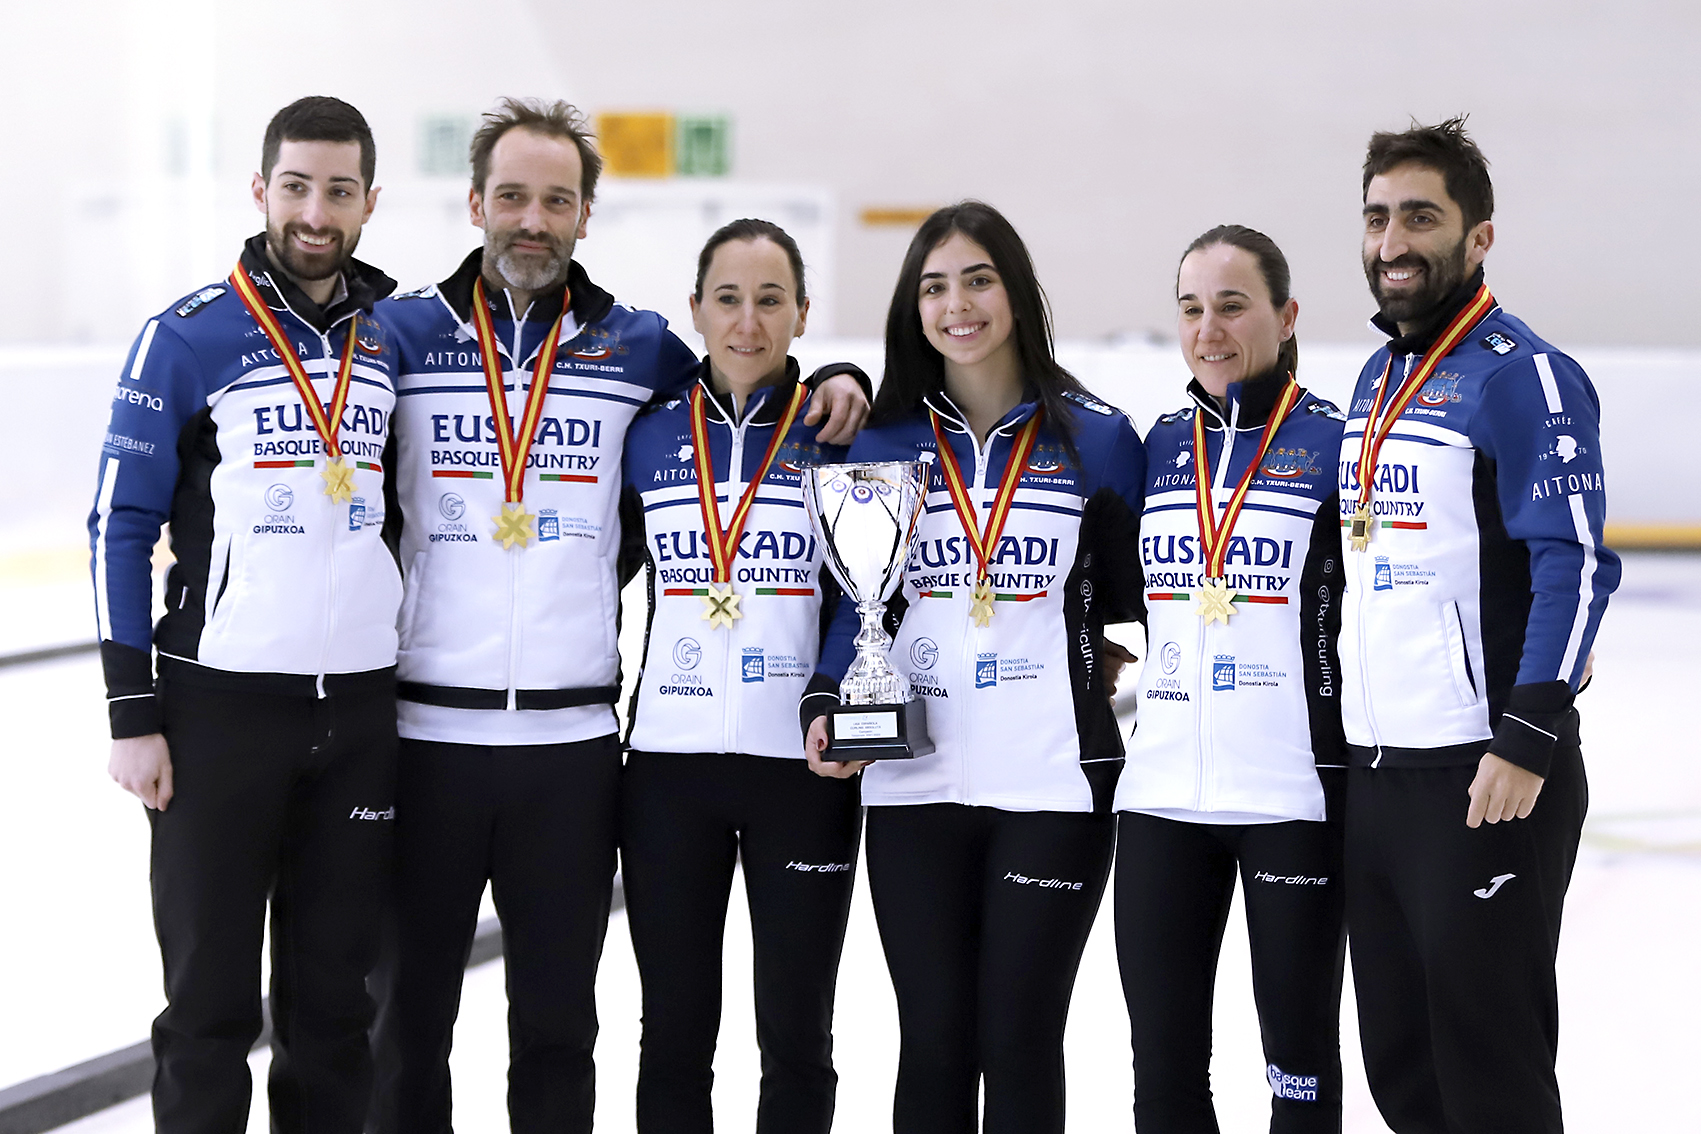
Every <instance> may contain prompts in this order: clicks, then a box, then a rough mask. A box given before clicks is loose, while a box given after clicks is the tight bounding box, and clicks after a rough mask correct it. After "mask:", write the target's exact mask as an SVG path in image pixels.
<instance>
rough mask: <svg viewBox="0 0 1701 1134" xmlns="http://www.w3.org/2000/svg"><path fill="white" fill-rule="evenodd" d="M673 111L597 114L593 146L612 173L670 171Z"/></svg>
mask: <svg viewBox="0 0 1701 1134" xmlns="http://www.w3.org/2000/svg"><path fill="white" fill-rule="evenodd" d="M673 138H674V128H673V115H671V114H658V113H653V112H652V113H637V114H634V113H624V112H613V113H603V114H599V115H597V149H599V150H601V151H602V156H603V161H604V162H605V163H606V168H607V169H608V172H610V173H612V174H614V175H615V176H616V177H668V176H671V175H672V173H673Z"/></svg>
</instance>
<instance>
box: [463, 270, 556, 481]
mask: <svg viewBox="0 0 1701 1134" xmlns="http://www.w3.org/2000/svg"><path fill="white" fill-rule="evenodd" d="M569 301H570V300H569V295H568V293H567V292H566V291H563V292H562V293H561V314H559V315H557V316H556V317H555V325H554V326H552V327H550V328H549V334H547V335H545V336H544V338H543V344H542V345H541V346H539V347H538V351H537V361H536V362H535V363H533V365H532V387H531V389H530V390H529V391H527V393H526V408H525V411H524V412H523V413H522V414H521V415H520V423H519V426H518V427H517V428H516V427H515V426H514V425H513V423H512V420H511V419H510V418H509V416H508V395H507V392H506V391H505V390H504V388H503V373H502V355H501V353H500V350H499V349H498V347H497V344H496V328H495V326H493V325H492V324H491V321H490V308H489V307H488V306H487V305H486V304H485V300H484V280H483V278H482V277H481V278H480V279H478V280H475V281H474V282H473V298H472V315H473V329H474V330H475V331H476V332H477V333H478V353H479V357H480V358H481V359H482V360H483V362H484V388H485V392H486V393H488V394H489V395H490V412H491V419H492V424H494V425H495V427H496V451H497V455H498V456H499V457H500V458H501V461H502V486H503V497H502V499H503V500H504V502H506V503H508V504H518V503H520V502H521V501H522V500H524V499H525V495H526V485H525V477H526V457H527V456H528V455H529V454H530V453H531V451H532V442H533V441H536V440H537V429H538V423H539V422H540V421H542V420H543V401H544V399H545V398H546V397H548V396H549V376H550V374H551V373H552V372H553V371H554V369H555V351H556V348H557V347H559V346H560V345H561V324H562V321H563V320H565V319H566V318H567V309H568V303H569Z"/></svg>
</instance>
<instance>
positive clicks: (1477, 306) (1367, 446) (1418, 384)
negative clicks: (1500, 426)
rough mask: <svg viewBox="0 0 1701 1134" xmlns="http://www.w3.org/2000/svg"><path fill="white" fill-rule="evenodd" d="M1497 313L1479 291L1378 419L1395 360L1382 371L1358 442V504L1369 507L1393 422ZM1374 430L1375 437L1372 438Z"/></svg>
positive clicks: (1491, 300)
mask: <svg viewBox="0 0 1701 1134" xmlns="http://www.w3.org/2000/svg"><path fill="white" fill-rule="evenodd" d="M1492 310H1494V296H1492V295H1490V294H1489V293H1488V285H1487V284H1483V285H1482V286H1481V287H1479V288H1478V289H1477V294H1476V296H1475V297H1474V298H1473V299H1472V300H1471V301H1470V302H1469V303H1467V304H1465V307H1464V310H1462V311H1460V312H1459V313H1458V314H1457V315H1455V316H1453V321H1452V322H1451V323H1449V324H1447V327H1446V329H1445V330H1443V331H1442V332H1441V335H1440V337H1438V338H1437V339H1436V340H1435V342H1434V343H1433V344H1432V345H1431V346H1430V348H1429V349H1428V350H1427V351H1425V352H1424V355H1423V359H1422V361H1420V362H1419V363H1418V366H1417V369H1416V370H1414V371H1412V373H1411V376H1410V377H1408V378H1407V379H1406V384H1405V385H1404V386H1402V387H1401V388H1400V393H1399V395H1398V396H1397V397H1395V398H1394V400H1393V401H1392V402H1390V403H1389V404H1388V412H1387V413H1386V414H1383V415H1382V416H1381V418H1380V419H1378V417H1377V414H1378V413H1379V412H1380V411H1381V409H1382V399H1383V397H1384V396H1385V395H1386V394H1387V393H1388V379H1389V377H1390V376H1391V375H1392V373H1393V369H1394V358H1393V355H1389V357H1388V365H1386V366H1384V367H1383V368H1382V384H1381V385H1380V386H1379V387H1378V388H1377V390H1376V400H1375V401H1374V402H1372V403H1371V405H1370V417H1369V418H1368V419H1366V421H1365V423H1364V434H1363V436H1362V437H1361V438H1360V439H1359V450H1358V505H1359V507H1360V508H1361V509H1362V508H1365V507H1368V506H1369V504H1370V486H1371V482H1372V481H1374V480H1375V479H1376V462H1377V459H1378V458H1379V457H1380V456H1381V453H1382V442H1384V441H1386V440H1387V439H1388V434H1389V433H1391V432H1392V431H1393V429H1394V423H1395V422H1397V421H1399V420H1400V415H1401V414H1403V413H1405V412H1406V406H1408V405H1410V404H1411V400H1412V399H1413V398H1414V397H1416V396H1417V392H1418V391H1419V390H1421V389H1423V384H1424V383H1425V382H1427V381H1429V376H1430V375H1431V374H1433V373H1434V372H1435V368H1436V367H1437V366H1439V365H1440V364H1441V360H1442V359H1443V358H1445V357H1447V354H1448V352H1450V351H1451V350H1452V349H1453V348H1454V347H1456V346H1458V345H1459V343H1460V342H1461V341H1463V340H1464V338H1465V336H1466V335H1468V334H1470V333H1471V331H1472V329H1473V328H1475V327H1476V325H1477V324H1478V323H1480V322H1481V321H1482V320H1483V318H1484V317H1485V316H1486V315H1487V314H1488V313H1489V312H1490V311H1492ZM1372 430H1374V438H1373V436H1372Z"/></svg>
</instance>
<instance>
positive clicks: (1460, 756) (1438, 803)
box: [1340, 119, 1619, 1134]
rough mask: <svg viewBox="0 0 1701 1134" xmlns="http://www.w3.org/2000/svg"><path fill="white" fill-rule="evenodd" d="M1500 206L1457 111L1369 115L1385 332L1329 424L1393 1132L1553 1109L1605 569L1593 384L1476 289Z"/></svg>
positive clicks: (1376, 1007)
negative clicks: (1339, 427)
mask: <svg viewBox="0 0 1701 1134" xmlns="http://www.w3.org/2000/svg"><path fill="white" fill-rule="evenodd" d="M1493 214H1494V190H1493V186H1492V184H1491V182H1490V180H1489V176H1488V162H1487V161H1486V159H1484V157H1483V155H1482V152H1481V151H1480V150H1479V149H1478V148H1477V146H1476V144H1475V143H1474V142H1473V141H1472V140H1471V139H1470V137H1469V136H1468V135H1467V134H1466V132H1465V129H1464V120H1463V119H1453V120H1450V121H1448V122H1444V123H1442V124H1440V125H1439V126H1427V127H1426V126H1416V125H1414V126H1413V128H1412V129H1410V130H1407V131H1405V132H1403V133H1398V134H1393V133H1379V134H1377V135H1375V136H1374V137H1373V138H1372V139H1371V141H1370V147H1369V152H1368V155H1367V157H1366V160H1365V165H1364V222H1365V230H1364V233H1365V234H1364V269H1365V274H1366V277H1367V278H1368V280H1369V283H1370V290H1371V294H1372V295H1373V296H1375V298H1376V301H1377V304H1378V307H1379V308H1380V314H1378V315H1377V317H1376V319H1375V320H1374V323H1375V325H1376V326H1377V327H1378V328H1379V329H1380V330H1381V331H1382V332H1383V333H1384V334H1386V335H1387V336H1388V337H1389V339H1390V340H1391V341H1390V342H1389V344H1388V345H1387V346H1386V347H1384V348H1383V349H1381V350H1379V351H1377V352H1376V354H1375V355H1373V356H1372V357H1371V359H1370V361H1369V363H1368V364H1367V365H1366V366H1365V368H1364V370H1363V372H1362V373H1361V374H1360V376H1359V381H1358V387H1357V390H1356V392H1355V393H1354V396H1353V402H1352V406H1351V409H1350V411H1349V414H1348V419H1347V424H1346V439H1345V443H1344V444H1343V445H1342V447H1341V480H1340V487H1341V511H1342V517H1341V523H1342V534H1343V536H1344V537H1345V539H1346V544H1347V548H1346V550H1345V553H1344V555H1343V559H1344V560H1345V563H1346V572H1347V590H1346V594H1345V597H1344V609H1343V612H1342V625H1341V636H1340V645H1341V665H1342V669H1343V682H1342V704H1341V708H1342V714H1343V723H1344V726H1345V730H1346V736H1347V741H1348V746H1349V761H1350V764H1351V768H1350V771H1349V779H1348V785H1349V787H1348V799H1347V809H1346V815H1347V828H1346V840H1347V842H1346V882H1347V886H1346V896H1347V925H1348V932H1349V934H1350V935H1351V939H1352V956H1353V981H1354V985H1355V988H1356V989H1357V994H1358V1006H1359V1028H1360V1032H1361V1035H1362V1037H1363V1046H1364V1059H1365V1068H1366V1071H1367V1072H1368V1075H1369V1079H1370V1088H1371V1093H1372V1094H1373V1095H1374V1096H1375V1098H1376V1103H1377V1106H1378V1108H1379V1109H1380V1110H1381V1112H1382V1116H1383V1118H1384V1119H1385V1120H1386V1121H1387V1122H1388V1124H1389V1126H1391V1127H1392V1128H1393V1129H1394V1130H1395V1131H1398V1132H1399V1134H1444V1132H1445V1134H1467V1132H1475V1131H1482V1132H1484V1134H1488V1132H1491V1131H1492V1132H1494V1134H1517V1132H1522V1131H1529V1132H1536V1131H1541V1132H1554V1134H1557V1132H1558V1131H1559V1130H1560V1129H1561V1119H1560V1103H1559V1085H1558V1081H1557V1079H1556V1078H1555V1075H1554V1058H1555V1053H1556V1050H1557V1043H1558V1027H1559V1010H1558V994H1557V989H1556V985H1555V980H1554V958H1555V953H1556V951H1557V949H1558V945H1559V923H1560V913H1561V910H1562V907H1563V904H1564V899H1565V890H1566V886H1567V885H1568V884H1569V882H1570V878H1571V868H1572V865H1573V863H1574V862H1575V860H1576V855H1577V845H1578V839H1579V836H1580V833H1581V829H1582V824H1583V816H1584V812H1585V811H1586V809H1587V800H1588V793H1587V788H1586V785H1585V782H1584V776H1583V762H1582V753H1581V749H1580V747H1579V741H1578V723H1577V712H1576V710H1575V709H1574V708H1573V707H1572V700H1573V697H1574V695H1575V693H1576V691H1577V690H1578V689H1579V688H1581V686H1582V685H1583V684H1584V682H1585V680H1586V676H1587V672H1586V671H1587V663H1588V658H1589V646H1590V643H1591V642H1592V641H1593V640H1594V636H1595V631H1596V629H1597V627H1598V626H1599V624H1600V619H1601V615H1602V614H1603V612H1604V611H1605V609H1606V604H1607V597H1608V596H1609V595H1610V594H1611V593H1612V591H1613V590H1614V588H1616V587H1617V585H1618V579H1619V562H1618V557H1617V556H1616V555H1614V554H1613V553H1612V552H1611V551H1610V550H1608V549H1607V548H1606V547H1604V546H1602V544H1601V526H1602V523H1603V521H1604V518H1605V515H1606V490H1605V482H1604V480H1603V477H1602V472H1601V454H1600V430H1599V419H1600V403H1599V399H1598V398H1597V397H1596V395H1595V390H1594V387H1593V386H1592V385H1591V384H1590V382H1589V378H1588V376H1587V375H1586V374H1584V373H1583V370H1582V368H1581V367H1579V366H1578V365H1577V363H1576V362H1574V361H1572V360H1571V359H1570V358H1568V357H1567V356H1565V355H1563V354H1561V353H1559V352H1558V351H1557V350H1555V349H1554V348H1553V347H1552V346H1550V345H1548V344H1547V343H1546V342H1545V341H1543V340H1542V339H1540V338H1539V337H1537V336H1536V334H1535V333H1534V332H1533V331H1531V330H1530V328H1529V327H1527V326H1525V325H1524V323H1523V322H1521V321H1520V320H1518V319H1516V318H1514V317H1513V316H1511V315H1509V314H1507V313H1506V312H1505V311H1503V310H1502V309H1501V308H1500V306H1499V305H1498V304H1497V303H1496V302H1495V299H1494V297H1493V296H1492V295H1491V294H1490V293H1489V291H1488V287H1487V285H1486V283H1485V282H1484V274H1483V266H1482V265H1483V260H1484V258H1485V257H1486V256H1487V254H1488V251H1489V249H1490V247H1491V246H1492V245H1493V243H1494V224H1493V221H1492V217H1493ZM1538 797H1539V801H1538ZM1485 821H1486V822H1485Z"/></svg>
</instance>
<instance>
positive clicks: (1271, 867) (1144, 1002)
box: [1115, 225, 1345, 1134]
mask: <svg viewBox="0 0 1701 1134" xmlns="http://www.w3.org/2000/svg"><path fill="white" fill-rule="evenodd" d="M1289 290H1290V289H1289V277H1288V265H1287V260H1286V259H1285V258H1284V257H1283V256H1282V253H1281V250H1280V249H1279V248H1277V247H1276V245H1275V243H1274V242H1273V241H1271V240H1270V238H1269V237H1267V236H1265V235H1264V234H1263V233H1260V232H1255V231H1253V230H1252V229H1249V228H1243V227H1241V226H1239V225H1224V226H1221V227H1219V228H1214V229H1212V230H1211V231H1209V232H1207V233H1205V234H1204V235H1203V236H1201V237H1199V239H1197V240H1195V241H1194V242H1193V243H1192V244H1190V245H1189V246H1188V248H1187V252H1186V254H1185V255H1184V256H1183V257H1182V260H1181V266H1180V269H1179V271H1178V273H1177V280H1176V301H1177V304H1178V315H1177V324H1178V328H1179V331H1180V338H1181V351H1182V355H1183V357H1184V358H1186V360H1187V365H1188V368H1189V369H1190V370H1191V371H1192V372H1193V375H1194V379H1193V381H1192V383H1191V384H1190V385H1189V386H1188V388H1187V393H1188V397H1189V404H1188V405H1187V407H1186V408H1184V409H1182V410H1180V411H1179V412H1176V413H1172V414H1166V415H1165V416H1163V417H1161V418H1159V419H1158V421H1157V424H1156V425H1154V426H1153V427H1152V431H1151V433H1150V434H1148V435H1147V438H1146V445H1147V452H1148V454H1149V456H1150V458H1151V465H1150V468H1151V473H1150V475H1149V476H1148V478H1147V481H1146V499H1145V513H1144V515H1143V516H1142V517H1141V541H1140V545H1141V550H1142V553H1143V561H1144V565H1145V571H1146V584H1145V586H1146V594H1145V599H1146V604H1147V621H1146V627H1147V642H1148V643H1149V649H1148V654H1149V657H1148V664H1147V665H1146V667H1145V668H1144V670H1143V671H1142V672H1141V674H1140V682H1139V689H1138V697H1139V702H1138V703H1139V706H1140V720H1139V727H1138V729H1137V730H1136V731H1135V733H1134V737H1133V740H1132V743H1131V744H1130V746H1129V750H1128V766H1127V768H1126V769H1125V771H1124V773H1123V776H1122V780H1121V783H1120V784H1118V786H1117V790H1116V810H1117V811H1118V813H1119V814H1118V820H1117V822H1118V825H1117V848H1116V899H1115V904H1116V940H1117V955H1118V959H1119V961H1120V962H1121V968H1122V986H1123V993H1124V995H1125V996H1126V998H1127V1001H1128V1016H1129V1022H1130V1024H1131V1028H1132V1036H1133V1044H1134V1121H1135V1127H1136V1128H1137V1129H1138V1130H1139V1131H1140V1132H1141V1134H1215V1132H1216V1130H1217V1120H1216V1113H1215V1111H1214V1109H1213V1107H1212V1105H1211V1087H1210V1064H1211V995H1212V990H1213V989H1214V987H1215V982H1216V971H1217V956H1218V953H1219V952H1220V951H1221V948H1222V939H1223V928H1224V925H1225V924H1226V922H1227V920H1228V913H1229V904H1230V901H1231V900H1232V898H1233V896H1234V881H1235V875H1236V873H1237V872H1238V874H1239V875H1240V880H1241V887H1242V889H1243V891H1244V893H1245V897H1246V921H1247V930H1248V933H1249V936H1250V937H1251V941H1252V979H1253V990H1254V993H1255V996H1256V999H1257V1003H1258V1019H1259V1023H1260V1026H1261V1030H1262V1033H1263V1038H1264V1056H1265V1064H1266V1066H1265V1073H1266V1076H1267V1078H1268V1080H1269V1084H1270V1090H1271V1092H1272V1094H1273V1096H1274V1101H1273V1103H1272V1110H1271V1119H1270V1129H1271V1130H1272V1131H1273V1132H1299V1131H1339V1130H1340V1128H1341V1052H1340V1037H1339V1023H1340V1004H1341V973H1342V959H1343V956H1344V946H1345V936H1344V933H1343V931H1342V912H1343V906H1342V892H1341V834H1342V827H1341V814H1340V807H1341V802H1342V789H1343V787H1344V782H1343V781H1342V780H1341V776H1342V775H1343V774H1344V772H1343V771H1342V767H1341V766H1342V765H1344V764H1345V761H1344V760H1343V759H1342V756H1343V753H1344V749H1343V743H1344V742H1343V739H1342V735H1341V718H1340V708H1339V705H1338V688H1337V681H1336V674H1337V672H1338V666H1337V663H1336V658H1335V637H1336V632H1337V629H1338V627H1339V625H1340V614H1339V608H1340V601H1339V600H1340V594H1341V583H1342V577H1343V575H1342V571H1341V562H1340V546H1341V538H1340V529H1339V511H1340V510H1339V507H1338V506H1337V497H1336V483H1335V474H1336V460H1337V457H1338V454H1339V450H1340V443H1341V425H1340V423H1341V420H1342V415H1341V413H1340V412H1339V411H1338V410H1337V409H1336V408H1335V407H1334V406H1332V405H1330V404H1329V403H1328V402H1325V401H1322V400H1321V399H1319V398H1317V397H1315V396H1314V395H1312V394H1310V393H1307V392H1306V391H1305V390H1303V389H1301V388H1300V387H1299V386H1298V385H1297V384H1296V383H1295V382H1294V372H1295V370H1296V369H1297V368H1298V364H1299V348H1298V345H1297V343H1296V341H1295V338H1294V323H1295V320H1296V319H1297V318H1298V316H1299V304H1298V303H1297V302H1296V301H1295V300H1294V299H1293V298H1292V297H1291V296H1290V295H1289Z"/></svg>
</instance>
